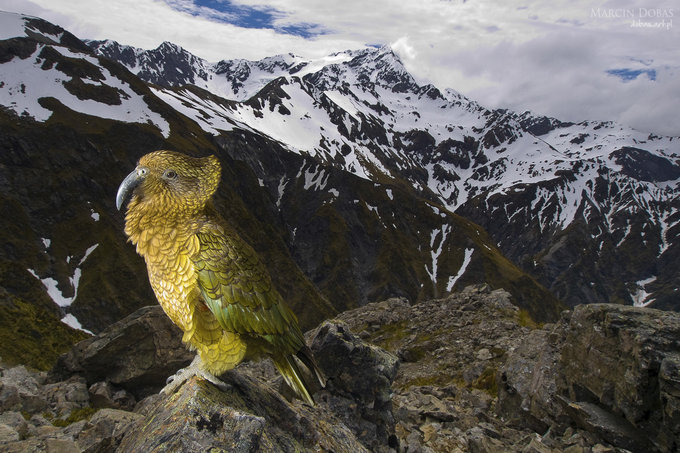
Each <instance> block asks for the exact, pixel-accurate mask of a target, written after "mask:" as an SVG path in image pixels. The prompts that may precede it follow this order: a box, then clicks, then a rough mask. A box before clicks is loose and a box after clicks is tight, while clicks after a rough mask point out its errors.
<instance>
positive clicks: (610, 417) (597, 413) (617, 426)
mask: <svg viewBox="0 0 680 453" xmlns="http://www.w3.org/2000/svg"><path fill="white" fill-rule="evenodd" d="M565 413H566V414H568V415H569V416H570V418H571V420H572V421H573V422H574V423H576V425H578V426H580V427H581V428H583V429H585V430H587V431H588V432H591V433H593V434H596V435H597V436H598V438H600V439H604V440H606V441H607V442H609V443H611V444H613V445H616V446H619V447H622V448H625V449H627V450H631V451H651V450H652V446H651V445H650V442H649V439H648V438H647V436H645V434H644V433H643V432H642V431H641V430H639V429H637V428H636V427H635V426H633V425H632V424H631V423H630V422H628V421H627V420H626V419H625V418H623V417H620V416H617V415H615V414H613V413H611V412H609V411H607V410H605V409H602V408H601V407H600V406H598V405H596V404H592V403H587V402H579V403H574V402H567V401H565Z"/></svg>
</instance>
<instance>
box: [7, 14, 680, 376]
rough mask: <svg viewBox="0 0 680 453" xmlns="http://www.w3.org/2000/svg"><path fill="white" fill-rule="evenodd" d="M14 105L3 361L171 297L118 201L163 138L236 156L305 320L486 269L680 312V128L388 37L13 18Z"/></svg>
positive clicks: (507, 285)
mask: <svg viewBox="0 0 680 453" xmlns="http://www.w3.org/2000/svg"><path fill="white" fill-rule="evenodd" d="M0 106H1V107H0V206H1V207H2V218H0V231H1V233H0V234H1V235H2V247H0V269H1V273H0V322H1V325H2V329H0V330H1V332H0V345H1V346H0V356H1V357H2V358H3V360H6V361H10V362H12V361H13V362H18V363H26V364H30V365H32V366H34V367H36V368H43V369H44V368H46V367H49V366H51V364H52V363H53V362H54V359H55V358H56V356H57V355H58V354H59V353H60V352H63V351H64V349H65V348H66V347H68V345H70V344H71V343H73V342H74V341H76V340H77V339H80V338H83V337H85V336H87V333H86V332H83V330H87V331H90V332H94V333H97V332H100V331H101V330H103V329H104V328H106V327H107V326H108V325H110V324H111V323H112V322H114V321H117V320H119V319H121V318H123V317H124V316H126V315H128V314H129V313H132V312H133V311H134V310H136V309H137V308H139V307H142V306H145V305H150V304H153V303H154V301H155V299H154V296H153V294H152V292H151V290H150V288H149V285H148V282H147V276H146V269H145V267H144V264H143V261H142V259H141V258H140V257H138V256H137V255H136V254H135V250H134V247H132V246H131V245H130V244H127V243H126V239H125V237H124V235H123V232H122V230H123V227H122V225H123V215H122V214H121V213H120V212H118V211H116V209H115V206H114V198H115V193H116V188H117V186H118V184H119V182H120V181H121V180H122V179H123V178H124V176H125V175H126V174H127V173H128V172H129V171H130V170H131V169H132V168H133V167H134V165H135V162H136V160H137V159H138V158H139V157H140V156H142V155H143V154H145V153H147V152H150V151H153V150H156V149H164V148H165V149H174V150H178V151H182V152H185V153H188V154H193V155H207V154H215V155H217V156H218V157H219V158H220V160H221V161H222V163H223V168H224V171H223V180H222V184H221V186H220V189H219V191H218V194H217V197H216V200H215V203H216V206H217V208H218V209H219V210H220V211H221V212H222V213H224V214H225V217H227V218H228V219H229V220H230V221H231V222H232V223H233V224H234V226H235V227H236V228H237V230H238V231H239V232H240V233H241V234H242V235H243V237H244V238H245V239H246V240H247V241H248V242H250V243H251V244H252V245H253V246H254V248H255V249H256V250H257V252H258V253H259V254H260V256H261V257H262V258H263V261H264V262H265V263H266V264H267V266H268V268H269V270H270V272H271V274H272V277H273V279H274V282H275V284H276V285H277V287H278V288H279V290H280V291H281V293H282V294H283V295H284V298H285V299H286V300H287V301H288V302H289V304H290V305H291V307H292V308H293V310H294V311H295V312H296V313H297V315H298V317H299V318H300V321H301V324H302V325H303V328H310V327H313V326H315V325H317V324H318V323H319V322H320V321H321V320H323V319H325V318H328V317H330V316H332V315H334V314H335V313H338V312H343V311H346V310H348V309H353V308H357V307H360V306H364V305H366V304H367V303H368V302H374V301H380V300H384V299H387V298H389V297H394V296H399V297H405V298H406V299H408V300H410V301H411V302H413V303H416V302H419V301H424V300H429V299H432V298H437V297H443V296H445V295H446V294H447V293H450V292H453V291H456V290H459V289H461V288H463V287H465V286H467V285H470V284H476V283H483V282H485V283H487V284H489V285H490V286H491V287H492V288H504V289H505V290H507V291H508V292H509V293H510V294H511V295H512V301H513V303H515V304H516V305H518V306H519V307H520V308H522V309H524V310H526V312H527V313H528V314H529V315H530V316H531V317H533V318H534V319H535V320H537V321H551V320H555V319H557V318H558V316H559V313H560V312H561V311H562V310H564V308H566V307H568V306H575V305H577V304H582V303H595V302H614V303H619V304H626V305H638V306H642V305H646V306H650V307H656V308H664V309H671V310H678V309H680V296H679V295H678V292H677V288H678V287H679V286H680V268H679V267H678V265H677V263H678V262H680V210H679V207H680V199H679V197H678V194H679V193H680V138H679V137H660V136H656V135H654V134H649V133H645V132H643V131H637V130H633V129H630V128H627V127H624V126H621V125H618V124H614V123H611V122H592V121H584V122H581V123H565V122H561V121H559V120H557V119H553V118H546V117H537V116H534V115H532V114H531V113H530V112H525V113H522V114H518V113H514V112H510V111H506V110H490V109H487V108H485V107H483V106H481V105H479V104H478V103H476V102H474V101H473V100H470V99H467V98H466V97H465V96H463V95H462V94H460V93H458V92H456V91H453V90H450V89H446V90H442V89H439V88H437V87H434V86H432V85H422V84H419V83H418V82H417V81H416V80H414V78H413V77H412V76H411V75H410V74H409V73H408V71H407V70H406V68H405V67H404V65H403V64H402V62H401V61H400V59H399V57H398V56H397V55H396V54H395V53H394V52H393V51H392V50H391V49H390V48H388V47H383V48H365V49H361V50H351V51H346V52H341V53H337V54H334V55H330V56H328V57H325V58H321V59H317V60H310V59H305V58H302V57H298V56H295V55H292V54H288V55H279V56H274V57H269V58H265V59H263V60H260V61H246V60H223V61H220V62H218V63H209V62H207V61H205V60H202V59H200V58H198V57H196V56H194V55H192V54H190V53H189V52H187V51H185V50H183V49H182V48H180V47H178V46H176V45H174V44H171V43H167V42H166V43H163V44H162V45H160V46H159V47H158V48H157V49H155V50H142V49H137V48H133V47H129V46H125V45H122V44H119V43H116V42H113V41H87V42H84V41H81V40H80V39H78V38H76V37H75V36H73V35H72V34H70V33H69V32H67V31H65V30H63V29H62V28H60V27H58V26H56V25H53V24H50V23H48V22H46V21H43V20H41V19H38V18H32V17H26V16H21V15H16V14H10V13H0ZM62 321H63V322H62ZM36 351H40V354H38V353H36Z"/></svg>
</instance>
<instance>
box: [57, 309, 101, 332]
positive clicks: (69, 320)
mask: <svg viewBox="0 0 680 453" xmlns="http://www.w3.org/2000/svg"><path fill="white" fill-rule="evenodd" d="M61 322H63V323H64V324H66V325H67V326H69V327H72V328H74V329H77V330H82V331H83V332H85V333H89V334H90V335H94V334H93V333H92V332H91V331H89V330H87V329H85V328H83V326H82V324H80V321H78V320H77V319H76V317H75V316H73V315H72V314H71V313H67V314H66V316H64V317H63V318H61Z"/></svg>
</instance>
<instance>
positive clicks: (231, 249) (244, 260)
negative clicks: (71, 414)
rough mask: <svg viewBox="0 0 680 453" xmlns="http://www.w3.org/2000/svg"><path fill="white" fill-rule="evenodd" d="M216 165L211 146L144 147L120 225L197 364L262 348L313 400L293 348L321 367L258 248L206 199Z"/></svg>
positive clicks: (218, 370)
mask: <svg viewBox="0 0 680 453" xmlns="http://www.w3.org/2000/svg"><path fill="white" fill-rule="evenodd" d="M220 175H221V167H220V164H219V161H218V160H217V158H215V157H214V156H210V157H207V158H192V157H189V156H186V155H183V154H180V153H176V152H171V151H156V152H153V153H150V154H147V155H145V156H143V157H142V158H141V159H140V160H139V165H138V166H137V168H136V169H135V170H134V171H133V172H132V173H130V175H128V176H127V177H126V178H125V180H124V181H123V183H122V184H121V186H120V188H119V190H118V194H117V199H116V203H117V206H118V208H119V209H120V207H121V206H122V205H123V204H124V202H125V200H126V199H127V198H128V197H129V196H130V195H131V199H130V202H129V203H128V209H127V214H126V217H125V232H126V234H127V235H128V236H129V237H130V240H131V242H132V243H133V244H135V245H136V246H137V252H138V253H139V254H140V255H142V256H143V257H144V259H145V261H146V264H147V270H148V274H149V281H150V283H151V286H152V288H153V290H154V292H155V294H156V297H157V298H158V301H159V303H160V305H161V306H162V307H163V309H164V311H165V313H166V314H167V315H168V316H169V317H170V319H172V321H173V322H174V323H175V324H177V325H178V326H179V327H180V328H181V329H182V330H183V331H184V336H183V338H182V340H183V341H184V342H185V343H187V344H188V345H189V346H190V347H191V348H194V349H196V350H197V353H198V355H199V357H200V359H201V365H200V366H201V368H202V369H203V370H205V371H208V372H210V373H211V374H213V375H220V374H222V373H224V372H225V371H227V370H229V369H231V368H233V367H234V366H236V365H237V364H238V363H239V362H241V361H242V360H244V359H259V358H261V357H266V356H268V357H271V358H272V360H273V361H274V364H275V365H276V367H277V369H278V370H279V372H280V373H281V375H282V376H283V377H284V379H285V380H286V382H287V383H288V385H289V386H290V387H291V388H292V389H293V390H295V392H296V393H297V394H298V396H299V397H300V398H301V399H303V400H304V401H306V402H307V403H309V404H313V400H312V397H311V395H310V389H309V385H308V383H307V382H306V381H305V377H304V375H303V374H301V372H300V369H299V367H298V363H297V361H296V359H295V357H294V356H296V357H297V358H298V359H299V360H300V361H301V362H302V363H303V364H304V365H305V366H306V367H307V368H309V370H310V371H311V374H313V375H314V377H315V378H316V380H317V381H318V382H319V384H320V385H321V386H323V385H324V378H323V375H322V373H321V372H320V371H319V369H318V367H317V366H316V363H315V361H314V358H313V356H312V353H311V351H310V350H309V348H308V347H307V345H306V344H305V341H304V337H303V336H302V332H301V331H300V328H299V326H298V322H297V318H296V317H295V315H294V314H293V312H292V311H291V310H290V309H289V308H288V307H287V306H286V304H285V302H284V301H283V298H282V297H281V295H280V294H279V293H278V291H277V290H276V289H275V288H274V287H273V286H272V282H271V278H270V276H269V274H268V273H267V270H266V268H265V267H264V265H263V264H262V263H261V262H260V260H259V258H258V257H257V255H256V253H255V251H254V250H253V249H252V248H251V247H250V246H249V245H248V244H247V243H246V242H245V241H243V240H242V239H241V237H239V235H238V234H237V233H236V232H235V231H234V230H233V228H231V226H230V225H229V224H228V223H227V222H225V221H224V219H222V218H221V217H220V216H219V215H218V214H217V212H215V210H214V208H213V207H212V205H211V202H210V199H211V197H212V196H213V194H214V193H215V191H216V190H217V186H218V184H219V180H220Z"/></svg>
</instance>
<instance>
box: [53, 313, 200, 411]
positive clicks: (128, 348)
mask: <svg viewBox="0 0 680 453" xmlns="http://www.w3.org/2000/svg"><path fill="white" fill-rule="evenodd" d="M181 340H182V332H181V331H180V330H179V329H178V328H177V326H175V325H174V324H173V323H172V321H170V319H169V318H168V317H167V316H166V315H165V313H163V309H162V308H161V307H160V306H159V305H154V306H150V307H144V308H140V309H139V310H137V311H136V312H134V313H133V314H131V315H130V316H128V317H127V318H125V319H123V320H121V321H119V322H117V323H115V324H113V325H111V326H110V327H109V328H107V329H105V330H104V331H103V332H102V333H101V334H99V335H97V336H95V337H91V338H88V339H86V340H83V341H81V342H80V343H78V344H77V345H75V346H74V347H73V348H72V349H71V351H69V352H68V353H67V354H64V355H62V356H61V357H60V358H59V359H58V360H57V363H56V365H55V366H54V368H53V369H52V371H51V373H50V377H51V379H52V380H53V381H58V380H61V379H66V378H68V377H69V376H72V375H74V374H78V375H81V376H83V377H84V378H85V379H86V380H87V382H88V384H89V385H93V384H95V383H96V382H99V381H104V380H106V381H108V382H110V383H111V384H113V385H115V386H118V387H121V388H123V389H126V390H128V391H130V392H131V393H133V394H135V395H136V396H137V397H138V398H139V397H144V396H147V395H148V394H149V393H152V392H157V391H158V390H160V389H161V388H162V387H163V386H164V385H165V380H166V378H167V377H168V376H170V375H172V374H174V373H175V372H176V371H177V370H178V369H179V368H181V367H183V366H186V365H188V364H189V362H191V360H192V359H193V357H194V353H192V352H190V351H188V350H187V349H186V347H185V346H184V345H183V344H182V341H181Z"/></svg>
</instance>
